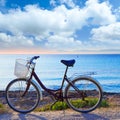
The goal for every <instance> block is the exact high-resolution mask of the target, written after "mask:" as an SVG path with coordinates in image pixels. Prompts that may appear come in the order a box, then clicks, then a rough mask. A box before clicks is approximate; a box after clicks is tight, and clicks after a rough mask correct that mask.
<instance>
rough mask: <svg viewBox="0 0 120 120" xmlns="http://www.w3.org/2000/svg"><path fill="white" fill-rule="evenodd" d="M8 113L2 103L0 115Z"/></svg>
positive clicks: (0, 104)
mask: <svg viewBox="0 0 120 120" xmlns="http://www.w3.org/2000/svg"><path fill="white" fill-rule="evenodd" d="M6 111H7V110H6V108H5V106H4V105H3V104H2V103H0V114H2V113H5V112H6Z"/></svg>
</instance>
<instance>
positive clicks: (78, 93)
mask: <svg viewBox="0 0 120 120" xmlns="http://www.w3.org/2000/svg"><path fill="white" fill-rule="evenodd" d="M72 84H73V85H71V84H68V86H67V87H66V89H65V97H66V101H67V103H68V106H69V107H70V108H72V109H73V110H75V111H77V112H83V113H87V112H90V111H92V110H94V109H96V108H97V107H98V106H99V105H100V103H101V100H102V89H101V87H100V86H99V84H98V83H97V82H96V81H94V80H93V79H92V78H89V77H80V78H77V79H75V80H73V81H72Z"/></svg>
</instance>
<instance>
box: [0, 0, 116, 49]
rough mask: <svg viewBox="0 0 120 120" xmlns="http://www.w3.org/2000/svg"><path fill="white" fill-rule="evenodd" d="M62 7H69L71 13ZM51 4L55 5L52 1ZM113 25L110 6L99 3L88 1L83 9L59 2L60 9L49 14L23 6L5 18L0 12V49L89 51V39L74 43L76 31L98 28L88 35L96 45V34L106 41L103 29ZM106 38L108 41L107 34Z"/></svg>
mask: <svg viewBox="0 0 120 120" xmlns="http://www.w3.org/2000/svg"><path fill="white" fill-rule="evenodd" d="M63 3H66V4H68V5H69V6H71V9H68V8H67V7H66V6H65V5H63ZM51 4H54V5H55V4H56V3H55V1H54V0H52V1H51ZM116 21H117V20H116V16H115V15H114V14H113V13H112V9H111V5H110V4H109V3H108V2H102V3H99V2H98V1H97V0H88V1H87V2H86V4H85V6H84V7H83V8H80V7H79V6H78V5H75V3H74V2H73V1H72V0H70V1H69V2H68V0H64V1H61V5H59V6H56V7H55V8H54V9H51V10H47V9H41V8H40V7H39V6H37V5H27V6H25V7H24V9H23V10H21V9H20V8H18V9H10V10H9V11H8V13H6V14H3V13H1V12H0V43H1V44H0V46H2V47H5V48H7V47H8V46H9V47H8V48H10V46H11V47H14V48H15V47H16V46H17V44H19V47H26V45H27V46H30V47H31V46H34V48H35V49H36V48H38V47H39V45H40V47H42V48H44V49H46V48H48V49H54V50H56V51H57V50H61V51H62V50H63V47H64V49H65V50H66V51H72V50H73V51H77V50H78V51H80V50H82V49H83V50H89V49H92V46H94V44H95V43H93V41H92V40H91V41H90V39H89V38H88V42H86V43H84V42H83V41H82V40H81V38H79V39H78V38H77V39H76V37H75V36H76V31H77V30H81V29H82V28H83V27H84V26H89V25H92V26H100V27H99V28H96V29H95V28H94V29H93V30H92V32H91V33H92V35H93V36H92V39H94V41H95V39H96V41H100V40H98V39H97V36H99V32H100V31H101V35H102V37H103V38H107V37H106V36H105V34H104V35H103V32H104V30H105V29H107V28H106V27H105V26H107V27H110V25H113V26H114V28H115V27H117V25H116V26H115V23H116ZM102 27H103V28H102ZM112 28H113V27H112ZM114 30H116V29H114ZM116 32H117V31H116ZM8 33H10V34H8ZM106 33H107V32H106ZM111 33H112V30H111ZM86 34H87V33H86ZM107 35H108V38H110V37H109V36H110V34H107ZM102 40H104V39H102ZM90 42H91V43H90ZM62 46H63V47H62ZM96 46H97V45H96ZM96 49H97V47H96Z"/></svg>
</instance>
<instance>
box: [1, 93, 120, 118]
mask: <svg viewBox="0 0 120 120" xmlns="http://www.w3.org/2000/svg"><path fill="white" fill-rule="evenodd" d="M3 95H4V93H3ZM103 99H107V100H108V101H109V104H110V106H109V107H107V108H97V109H96V110H94V111H92V112H90V113H86V114H83V113H78V112H75V111H73V110H71V109H68V110H65V111H62V110H61V111H47V112H31V113H28V114H20V113H17V112H14V111H13V110H11V109H10V108H9V107H8V106H7V111H5V112H4V113H1V114H0V120H120V94H115V93H109V94H108V93H104V96H103ZM0 101H1V102H2V103H3V104H5V99H4V97H3V96H2V95H0Z"/></svg>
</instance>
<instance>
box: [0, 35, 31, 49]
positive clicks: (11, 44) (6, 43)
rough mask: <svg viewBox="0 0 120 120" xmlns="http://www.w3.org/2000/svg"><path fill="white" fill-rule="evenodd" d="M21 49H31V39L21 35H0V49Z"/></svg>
mask: <svg viewBox="0 0 120 120" xmlns="http://www.w3.org/2000/svg"><path fill="white" fill-rule="evenodd" d="M20 46H22V47H30V46H31V47H32V46H33V42H32V40H31V39H28V38H26V37H25V36H22V35H16V36H12V35H7V34H6V33H0V47H2V48H15V47H17V48H19V47H20Z"/></svg>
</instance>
